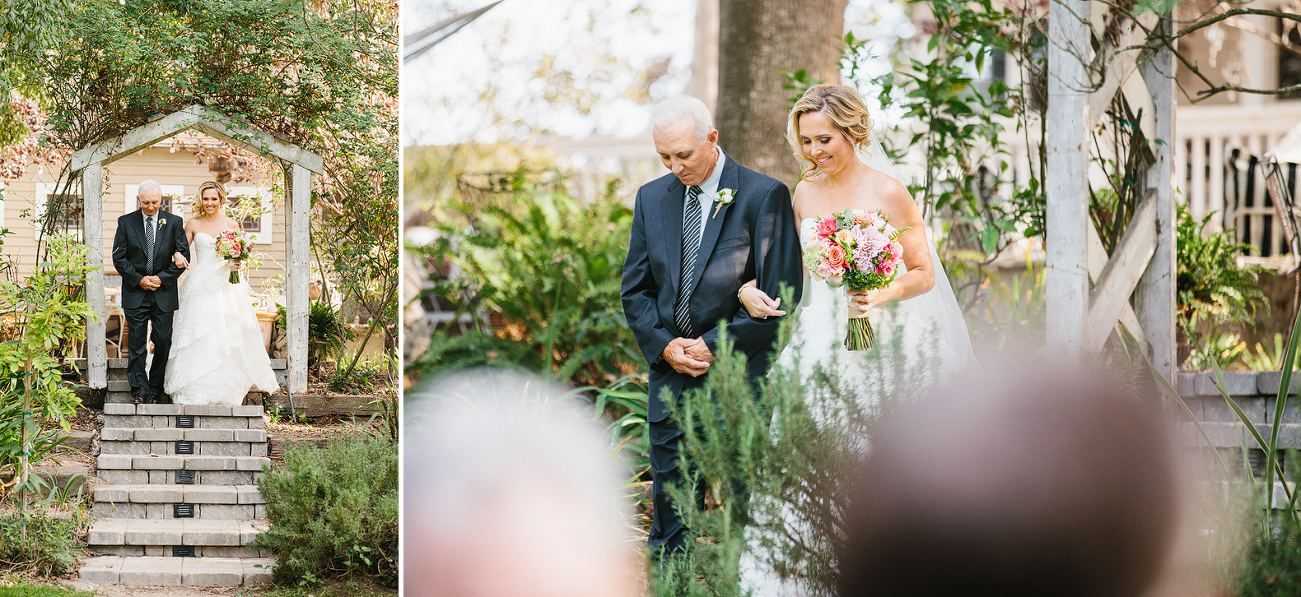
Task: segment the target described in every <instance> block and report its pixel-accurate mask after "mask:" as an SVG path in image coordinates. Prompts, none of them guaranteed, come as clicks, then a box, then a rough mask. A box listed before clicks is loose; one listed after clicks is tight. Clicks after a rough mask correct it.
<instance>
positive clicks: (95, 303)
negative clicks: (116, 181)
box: [81, 161, 108, 390]
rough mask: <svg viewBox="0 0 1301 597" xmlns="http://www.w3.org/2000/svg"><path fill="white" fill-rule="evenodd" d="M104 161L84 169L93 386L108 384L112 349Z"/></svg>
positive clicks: (88, 348) (88, 350)
mask: <svg viewBox="0 0 1301 597" xmlns="http://www.w3.org/2000/svg"><path fill="white" fill-rule="evenodd" d="M103 189H104V165H103V163H102V162H99V161H94V162H91V163H90V165H88V166H86V168H85V169H84V170H82V171H81V197H82V201H83V204H82V210H83V211H82V213H83V214H84V217H85V224H84V225H83V226H82V230H83V234H85V239H86V246H87V247H89V248H90V251H88V252H87V253H86V265H88V266H90V268H91V270H90V273H88V274H86V301H87V302H89V303H90V312H91V315H90V317H88V318H87V319H86V363H87V369H88V372H87V378H88V380H89V382H90V387H91V388H93V389H96V390H99V389H104V388H107V387H108V349H107V348H105V346H104V339H105V336H106V326H107V325H108V310H107V307H106V306H105V305H104V197H103Z"/></svg>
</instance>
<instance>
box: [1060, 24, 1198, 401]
mask: <svg viewBox="0 0 1301 597" xmlns="http://www.w3.org/2000/svg"><path fill="white" fill-rule="evenodd" d="M1106 10H1107V8H1106V7H1105V5H1104V4H1103V3H1101V2H1098V1H1097V0H1093V1H1090V0H1054V1H1053V3H1052V5H1051V7H1050V9H1049V36H1048V37H1049V40H1050V42H1049V54H1048V63H1049V65H1050V68H1049V71H1048V72H1049V75H1048V97H1049V99H1048V148H1047V149H1048V176H1047V182H1046V185H1045V186H1046V190H1047V201H1048V205H1047V228H1048V255H1047V258H1048V271H1047V278H1048V279H1047V308H1048V318H1047V327H1048V330H1047V331H1048V342H1049V344H1050V345H1051V346H1053V347H1055V348H1058V349H1061V350H1063V351H1064V352H1066V353H1067V354H1071V355H1079V354H1080V353H1084V352H1090V351H1096V350H1100V349H1101V348H1102V346H1103V344H1104V343H1105V342H1106V341H1107V338H1108V337H1109V336H1110V335H1111V334H1112V330H1113V329H1114V328H1115V327H1116V324H1117V322H1119V323H1120V324H1123V325H1124V326H1125V327H1126V328H1128V329H1129V330H1130V332H1131V333H1133V334H1134V335H1135V336H1136V337H1137V338H1139V339H1140V341H1142V342H1144V344H1145V346H1146V347H1147V351H1148V355H1147V356H1148V358H1150V359H1151V360H1152V362H1153V364H1154V365H1156V367H1157V369H1158V371H1160V372H1161V374H1162V375H1163V376H1165V377H1166V378H1167V379H1168V380H1170V381H1171V382H1172V383H1173V381H1174V371H1175V366H1176V364H1177V363H1175V339H1174V338H1175V327H1174V312H1175V271H1176V270H1175V261H1174V260H1175V242H1176V240H1175V236H1174V213H1175V212H1174V192H1173V191H1174V186H1173V185H1174V178H1173V160H1172V159H1171V151H1172V150H1173V147H1172V144H1173V143H1174V80H1173V78H1174V57H1173V55H1172V54H1171V52H1170V51H1169V50H1168V49H1164V48H1163V49H1161V50H1159V51H1156V52H1151V53H1147V54H1143V55H1138V53H1137V52H1136V51H1134V50H1128V51H1126V52H1124V53H1115V52H1114V51H1115V50H1117V49H1118V48H1128V47H1134V46H1138V45H1142V42H1143V41H1145V39H1144V38H1145V37H1146V35H1147V34H1146V31H1147V30H1150V29H1152V28H1153V27H1154V26H1157V25H1161V26H1166V27H1168V25H1169V19H1170V17H1169V15H1168V14H1167V15H1166V17H1165V18H1164V22H1160V21H1162V19H1160V18H1159V17H1157V16H1156V15H1152V14H1146V15H1143V16H1141V17H1139V23H1140V24H1141V25H1142V26H1138V24H1135V23H1132V22H1131V23H1126V27H1125V28H1123V30H1122V32H1121V33H1120V35H1119V37H1118V38H1117V39H1116V40H1115V41H1107V40H1103V39H1101V37H1100V36H1098V35H1097V34H1096V32H1095V31H1093V29H1092V28H1091V27H1090V23H1091V22H1092V23H1094V24H1101V23H1104V22H1106V21H1105V19H1103V18H1101V17H1102V16H1103V15H1104V14H1105V12H1106ZM1094 47H1097V48H1099V50H1098V51H1100V52H1106V53H1107V54H1104V55H1103V57H1104V58H1106V60H1104V61H1097V60H1095V58H1094V55H1095V52H1094V49H1093V48H1094ZM1092 64H1104V65H1105V68H1104V69H1103V70H1102V71H1101V73H1099V74H1100V78H1098V79H1096V80H1090V76H1089V70H1088V66H1086V65H1092ZM1137 72H1141V76H1134V75H1135V74H1136V73H1137ZM1118 93H1119V94H1122V95H1123V97H1124V98H1125V100H1126V105H1128V106H1129V109H1131V110H1133V111H1134V112H1135V113H1136V114H1137V115H1138V116H1139V121H1140V129H1141V130H1142V133H1143V138H1144V139H1146V140H1147V141H1148V142H1149V143H1148V145H1147V149H1148V150H1150V153H1151V158H1152V159H1151V163H1150V164H1149V167H1148V170H1147V178H1146V180H1145V181H1144V182H1145V184H1146V189H1147V190H1146V192H1145V193H1143V195H1142V199H1141V200H1140V201H1139V202H1138V205H1136V206H1135V210H1134V214H1133V216H1132V218H1131V220H1130V222H1129V226H1128V228H1126V230H1125V232H1124V234H1123V235H1121V237H1120V239H1119V240H1118V241H1117V242H1116V246H1115V247H1114V248H1113V250H1112V252H1111V254H1110V255H1107V254H1106V251H1105V249H1104V247H1103V244H1102V240H1101V239H1100V237H1099V236H1098V231H1097V229H1096V228H1095V227H1094V226H1093V224H1092V221H1091V220H1090V217H1089V212H1088V199H1089V178H1088V162H1089V149H1088V148H1089V143H1088V141H1089V134H1090V130H1091V129H1092V128H1093V126H1094V124H1095V122H1096V121H1097V120H1098V118H1099V116H1101V115H1103V114H1104V113H1105V111H1106V109H1107V106H1108V104H1110V103H1111V102H1112V100H1113V99H1114V98H1115V97H1116V94H1118ZM1115 134H1123V133H1121V132H1118V131H1117V132H1116V133H1115ZM1090 282H1091V284H1090ZM1131 296H1133V303H1132V304H1131Z"/></svg>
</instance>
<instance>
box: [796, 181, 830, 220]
mask: <svg viewBox="0 0 1301 597" xmlns="http://www.w3.org/2000/svg"><path fill="white" fill-rule="evenodd" d="M825 178H826V176H825V175H822V174H819V175H817V176H815V177H814V178H813V179H812V180H805V179H801V180H800V181H799V182H798V183H796V185H795V195H794V196H793V197H792V198H791V207H792V208H794V210H795V217H796V218H798V219H803V218H807V217H812V215H813V212H814V211H816V210H815V209H813V207H812V206H813V205H815V204H816V203H817V202H818V201H819V200H820V198H821V197H822V195H823V192H824V190H823V185H822V181H823V179H825Z"/></svg>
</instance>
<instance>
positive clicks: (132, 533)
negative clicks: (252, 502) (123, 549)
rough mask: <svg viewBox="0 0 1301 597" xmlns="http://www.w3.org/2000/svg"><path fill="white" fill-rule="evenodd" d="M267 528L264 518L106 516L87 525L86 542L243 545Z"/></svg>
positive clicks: (92, 546) (91, 544)
mask: <svg viewBox="0 0 1301 597" xmlns="http://www.w3.org/2000/svg"><path fill="white" fill-rule="evenodd" d="M266 529H267V521H266V520H263V519H258V520H207V519H198V518H173V519H139V518H105V519H101V520H97V521H95V522H94V523H93V524H91V525H90V531H88V534H87V536H86V544H87V545H89V546H90V548H91V549H96V550H97V549H98V546H114V545H128V546H140V547H156V546H173V545H183V546H184V545H188V546H196V547H197V546H223V547H242V546H244V545H248V542H249V541H252V540H253V538H254V537H256V536H258V534H260V533H262V532H263V531H265V530H266Z"/></svg>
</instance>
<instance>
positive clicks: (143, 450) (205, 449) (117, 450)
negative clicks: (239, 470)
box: [99, 429, 267, 456]
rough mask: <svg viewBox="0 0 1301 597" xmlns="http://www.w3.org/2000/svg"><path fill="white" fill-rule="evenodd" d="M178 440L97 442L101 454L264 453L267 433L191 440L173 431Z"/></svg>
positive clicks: (265, 451) (152, 430)
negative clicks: (232, 438)
mask: <svg viewBox="0 0 1301 597" xmlns="http://www.w3.org/2000/svg"><path fill="white" fill-rule="evenodd" d="M119 431H135V432H137V433H139V432H144V431H149V432H160V431H176V432H179V431H244V432H249V431H263V430H261V429H193V430H190V429H135V430H131V429H124V430H119ZM174 435H175V436H176V437H177V438H178V439H175V440H173V439H170V437H169V439H167V440H159V441H100V443H99V453H100V454H131V455H135V456H145V455H149V454H154V455H158V456H173V455H183V454H195V455H199V456H267V442H266V436H265V435H263V436H262V441H241V442H236V441H229V442H220V441H215V442H214V441H194V440H181V439H179V438H180V437H181V436H182V434H180V433H176V434H174ZM182 441H188V442H189V445H188V448H187V447H184V446H181V445H180V443H181V442H182Z"/></svg>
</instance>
